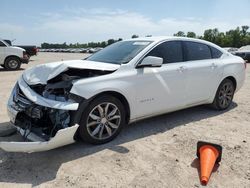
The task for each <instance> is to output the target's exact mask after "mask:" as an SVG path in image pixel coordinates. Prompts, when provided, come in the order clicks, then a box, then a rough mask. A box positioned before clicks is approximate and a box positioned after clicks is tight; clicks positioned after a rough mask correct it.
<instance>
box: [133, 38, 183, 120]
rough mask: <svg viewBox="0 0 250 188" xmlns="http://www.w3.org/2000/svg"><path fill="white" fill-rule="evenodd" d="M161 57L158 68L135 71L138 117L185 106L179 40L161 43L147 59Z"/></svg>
mask: <svg viewBox="0 0 250 188" xmlns="http://www.w3.org/2000/svg"><path fill="white" fill-rule="evenodd" d="M149 55H150V56H156V57H162V58H163V63H164V64H163V65H162V66H161V67H144V68H138V69H137V75H136V77H135V80H136V81H135V90H136V103H137V111H136V113H137V115H136V116H137V117H144V116H151V115H154V114H160V113H164V112H168V111H171V110H174V109H178V108H181V107H183V106H185V103H186V99H185V93H186V92H185V90H186V71H185V70H184V67H183V64H184V63H183V62H182V61H183V55H182V46H181V42H179V41H169V42H164V43H162V44H160V45H158V46H157V47H155V48H154V49H153V50H152V51H151V52H149V53H148V54H147V55H146V56H149Z"/></svg>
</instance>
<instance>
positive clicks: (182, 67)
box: [178, 66, 187, 72]
mask: <svg viewBox="0 0 250 188" xmlns="http://www.w3.org/2000/svg"><path fill="white" fill-rule="evenodd" d="M186 70H187V68H186V67H185V66H180V67H179V68H178V71H179V72H184V71H186Z"/></svg>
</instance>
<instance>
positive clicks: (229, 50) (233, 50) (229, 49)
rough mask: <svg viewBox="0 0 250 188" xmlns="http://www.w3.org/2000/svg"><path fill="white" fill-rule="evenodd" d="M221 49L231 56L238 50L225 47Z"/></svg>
mask: <svg viewBox="0 0 250 188" xmlns="http://www.w3.org/2000/svg"><path fill="white" fill-rule="evenodd" d="M223 49H225V50H226V51H228V52H230V53H232V54H233V53H234V52H236V51H237V50H238V48H233V47H225V48H223Z"/></svg>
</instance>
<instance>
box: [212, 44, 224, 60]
mask: <svg viewBox="0 0 250 188" xmlns="http://www.w3.org/2000/svg"><path fill="white" fill-rule="evenodd" d="M210 49H211V53H212V58H213V59H217V58H220V57H221V56H222V54H223V53H222V52H221V51H220V50H218V49H216V48H214V47H212V46H210Z"/></svg>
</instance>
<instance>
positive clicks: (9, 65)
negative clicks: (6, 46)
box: [4, 57, 21, 70]
mask: <svg viewBox="0 0 250 188" xmlns="http://www.w3.org/2000/svg"><path fill="white" fill-rule="evenodd" d="M20 66H21V62H20V60H19V59H18V58H17V57H8V58H7V59H6V60H5V62H4V67H5V69H7V70H17V69H20Z"/></svg>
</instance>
